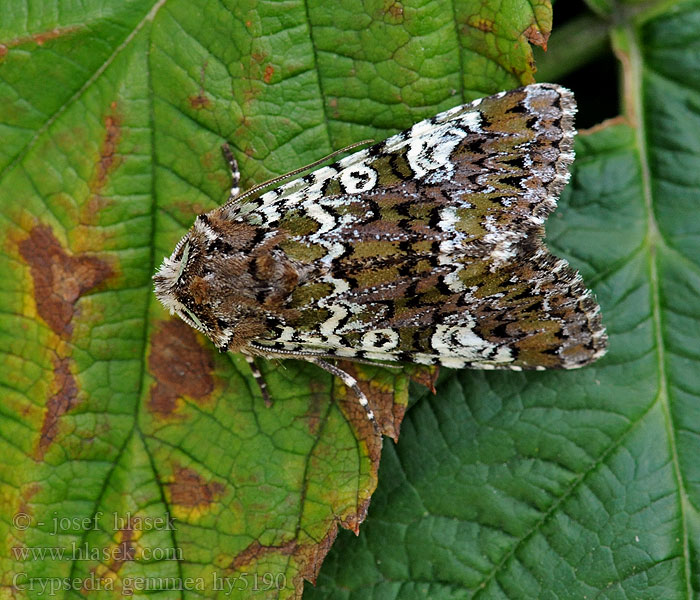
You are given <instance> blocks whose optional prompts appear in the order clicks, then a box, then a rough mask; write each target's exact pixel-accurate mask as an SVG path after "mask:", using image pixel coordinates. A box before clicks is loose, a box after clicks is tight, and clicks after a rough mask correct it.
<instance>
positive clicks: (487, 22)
mask: <svg viewBox="0 0 700 600" xmlns="http://www.w3.org/2000/svg"><path fill="white" fill-rule="evenodd" d="M469 24H470V25H471V26H472V27H474V29H478V30H479V31H483V32H484V33H492V32H493V29H494V23H493V21H492V20H491V19H485V18H484V17H480V16H477V15H475V16H473V17H472V18H470V19H469Z"/></svg>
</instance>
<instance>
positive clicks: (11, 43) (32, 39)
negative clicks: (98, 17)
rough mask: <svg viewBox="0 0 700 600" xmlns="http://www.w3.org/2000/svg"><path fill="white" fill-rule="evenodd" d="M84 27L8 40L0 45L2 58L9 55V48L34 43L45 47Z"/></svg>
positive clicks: (56, 29) (56, 28)
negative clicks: (49, 42)
mask: <svg viewBox="0 0 700 600" xmlns="http://www.w3.org/2000/svg"><path fill="white" fill-rule="evenodd" d="M82 28H83V27H82V26H80V25H71V26H70V27H54V28H53V29H50V30H48V31H40V32H39V33H32V34H30V35H24V36H21V37H16V38H14V39H11V40H8V41H6V42H1V43H0V58H2V57H3V56H5V55H6V54H7V51H8V48H16V47H17V46H23V45H24V44H29V43H34V44H37V45H38V46H43V45H44V44H45V43H46V42H48V41H50V40H55V39H56V38H60V37H63V36H66V35H70V34H72V33H75V32H76V31H79V30H80V29H82Z"/></svg>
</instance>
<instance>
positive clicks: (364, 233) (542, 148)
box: [155, 84, 607, 418]
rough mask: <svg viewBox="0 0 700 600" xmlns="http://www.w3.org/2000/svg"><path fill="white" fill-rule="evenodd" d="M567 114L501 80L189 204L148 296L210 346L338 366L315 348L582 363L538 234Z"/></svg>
mask: <svg viewBox="0 0 700 600" xmlns="http://www.w3.org/2000/svg"><path fill="white" fill-rule="evenodd" d="M574 112H575V103H574V99H573V96H572V94H571V92H569V91H568V90H566V89H564V88H562V87H560V86H557V85H553V84H535V85H530V86H527V87H524V88H519V89H516V90H512V91H509V92H502V93H500V94H496V95H495V96H490V97H488V98H482V99H480V100H476V101H474V102H472V103H471V104H467V105H463V106H458V107H455V108H453V109H450V110H448V111H445V112H443V113H440V114H439V115H437V116H435V117H433V118H432V119H427V120H425V121H421V122H420V123H417V124H416V125H414V126H413V127H411V128H410V129H407V130H406V131H403V132H401V133H398V134H396V135H394V136H392V137H390V138H388V139H387V140H385V141H383V142H380V143H378V144H375V145H373V146H371V147H369V148H366V149H364V150H361V151H359V152H356V153H354V154H352V155H350V156H347V157H346V158H343V159H341V160H340V161H338V162H336V163H333V164H331V165H328V166H325V167H321V168H320V169H317V170H315V171H313V172H311V173H309V174H308V175H305V176H303V177H300V178H298V179H295V180H292V181H290V182H288V183H286V184H284V185H281V186H279V187H277V188H275V189H272V190H270V191H267V192H264V193H263V192H262V190H254V193H244V194H243V195H242V196H241V200H240V201H238V200H236V198H232V199H230V200H229V202H227V203H226V204H225V205H223V206H222V207H220V208H217V209H215V210H213V211H211V212H209V213H207V214H204V215H199V216H198V217H197V219H196V220H195V224H194V226H193V227H192V229H190V231H189V232H188V233H187V235H186V236H185V238H183V240H182V241H181V242H180V243H179V244H178V246H177V248H176V250H175V252H174V253H173V255H172V256H171V257H170V258H166V259H165V261H164V263H163V266H162V267H161V269H160V271H159V272H158V274H157V275H156V276H155V280H156V293H157V295H158V297H159V298H160V300H161V301H162V302H163V304H164V305H165V306H166V307H167V308H169V309H170V311H171V313H172V312H175V313H177V314H179V315H180V316H181V317H183V318H184V319H185V320H186V321H187V322H188V323H189V324H190V325H193V326H195V327H196V328H197V329H200V330H201V331H203V332H204V333H205V334H206V335H207V336H209V337H210V338H211V339H212V341H214V343H215V344H216V346H217V347H218V348H219V349H221V350H226V349H230V350H232V351H243V352H244V353H247V354H249V355H262V356H268V357H282V358H284V357H294V358H301V359H305V360H309V361H311V362H314V363H316V364H318V365H319V366H321V367H322V368H324V369H326V370H328V371H330V372H332V373H334V374H335V375H339V376H340V375H341V372H339V371H338V369H337V367H335V366H334V365H331V364H330V363H328V362H326V360H324V359H329V358H330V359H333V358H345V359H351V360H363V361H369V362H389V363H391V362H400V361H405V362H416V363H422V364H442V365H445V366H450V367H455V368H461V367H473V368H486V369H492V368H511V369H516V370H519V369H545V368H575V367H580V366H583V365H585V364H588V363H590V362H592V361H594V360H596V359H597V358H598V357H600V356H601V355H602V354H603V353H604V352H605V347H606V339H607V338H606V335H605V330H604V329H603V327H602V324H601V319H600V310H599V307H598V305H597V304H596V302H595V300H594V299H593V296H592V294H591V293H590V292H589V291H588V290H587V289H586V288H585V286H584V285H583V282H582V281H581V278H580V277H579V275H578V273H576V272H575V271H574V270H573V269H571V267H569V265H568V264H567V263H566V261H564V260H561V259H558V258H556V257H554V256H553V255H551V254H550V253H549V251H548V250H547V249H546V247H545V246H544V245H543V242H542V235H543V231H544V230H543V224H544V221H545V219H546V217H547V215H548V214H549V213H550V212H551V211H552V210H554V208H555V207H556V201H557V198H558V196H559V194H560V192H561V190H562V189H563V187H564V185H565V184H566V182H567V181H568V177H569V172H568V167H569V165H570V164H571V162H572V161H573V157H574V155H573V138H574V134H575V130H574V127H573V116H574ZM235 179H236V176H235V175H234V180H235ZM342 375H344V376H341V379H343V381H344V382H345V383H346V384H347V385H349V386H351V387H352V388H353V389H355V390H356V393H357V389H358V388H357V386H356V382H354V380H352V381H351V379H352V378H351V377H350V376H349V375H347V373H343V374H342ZM359 394H360V395H359V396H358V397H359V399H360V401H361V403H362V404H363V406H365V407H366V410H367V413H368V416H370V418H373V417H372V416H371V415H372V412H371V409H370V408H369V407H368V406H367V399H366V398H365V397H364V395H362V393H361V392H359Z"/></svg>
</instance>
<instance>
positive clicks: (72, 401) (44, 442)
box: [35, 358, 78, 460]
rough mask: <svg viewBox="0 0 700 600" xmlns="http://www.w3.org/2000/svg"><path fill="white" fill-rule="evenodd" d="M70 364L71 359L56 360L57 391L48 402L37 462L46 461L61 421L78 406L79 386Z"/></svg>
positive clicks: (37, 449)
mask: <svg viewBox="0 0 700 600" xmlns="http://www.w3.org/2000/svg"><path fill="white" fill-rule="evenodd" d="M70 363H71V361H70V359H69V358H55V359H54V366H53V373H54V388H55V389H56V391H55V393H54V394H53V395H52V396H51V397H50V398H49V399H48V401H47V402H46V409H45V412H44V422H43V423H42V425H41V434H40V436H39V443H38V445H37V448H36V452H35V457H36V459H37V460H44V456H45V454H46V451H47V450H48V449H49V446H51V444H52V443H53V441H54V440H55V439H56V435H57V434H58V423H59V420H60V419H61V417H62V416H63V415H64V414H66V413H67V412H68V411H69V410H70V409H72V408H73V407H74V406H75V405H76V404H77V401H78V384H77V383H76V381H75V377H73V374H72V373H71V372H70Z"/></svg>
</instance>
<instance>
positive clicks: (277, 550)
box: [228, 540, 297, 571]
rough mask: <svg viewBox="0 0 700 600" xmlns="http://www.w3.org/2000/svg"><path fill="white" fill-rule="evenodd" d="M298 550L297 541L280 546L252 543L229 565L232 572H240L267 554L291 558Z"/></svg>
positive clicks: (256, 541)
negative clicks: (242, 568)
mask: <svg viewBox="0 0 700 600" xmlns="http://www.w3.org/2000/svg"><path fill="white" fill-rule="evenodd" d="M296 549H297V541H296V540H290V541H288V542H285V543H284V544H281V545H279V546H263V545H262V544H261V543H260V542H259V541H258V540H255V541H254V542H252V543H251V544H250V545H248V547H246V548H245V549H244V550H241V551H240V552H239V553H238V554H236V556H234V558H233V561H232V562H231V564H230V565H229V567H228V568H229V569H231V570H232V571H238V570H239V569H240V568H241V567H245V566H246V565H249V564H251V563H252V562H255V561H257V560H259V559H260V558H262V557H263V556H265V555H266V554H277V555H280V556H290V555H292V554H294V551H295V550H296Z"/></svg>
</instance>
